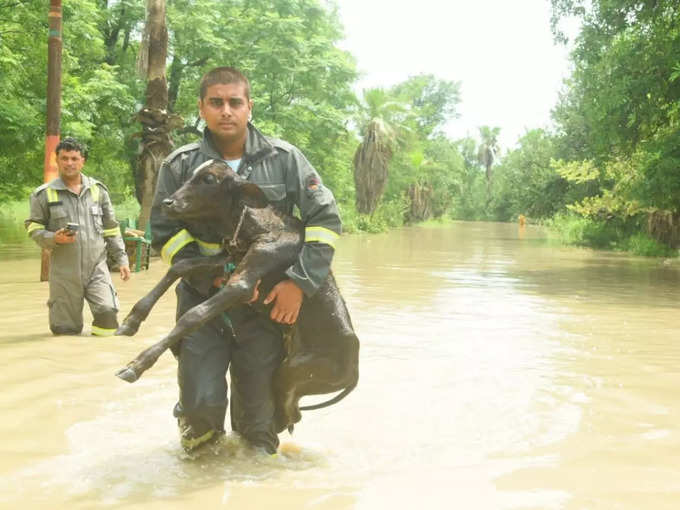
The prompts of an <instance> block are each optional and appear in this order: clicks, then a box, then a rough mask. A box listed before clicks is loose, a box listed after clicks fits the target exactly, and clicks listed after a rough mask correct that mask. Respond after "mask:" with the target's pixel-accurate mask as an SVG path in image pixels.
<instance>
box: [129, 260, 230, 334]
mask: <svg viewBox="0 0 680 510" xmlns="http://www.w3.org/2000/svg"><path fill="white" fill-rule="evenodd" d="M228 259H229V256H228V255H227V254H220V255H213V256H211V257H195V258H191V259H184V260H180V261H179V262H177V263H176V264H173V265H172V266H170V269H168V272H167V273H165V275H164V276H163V278H161V281H159V282H158V283H157V284H156V286H155V287H154V288H153V289H151V291H150V292H149V293H148V294H147V295H146V296H144V297H143V298H142V299H140V300H139V301H137V303H135V305H134V306H133V307H132V310H131V311H130V313H129V314H128V315H127V317H125V320H124V321H123V323H122V324H121V325H120V327H119V328H118V329H117V330H116V335H119V336H120V335H125V336H133V335H134V334H135V333H137V331H138V330H139V326H140V325H141V324H142V322H143V321H144V320H145V319H146V318H147V317H148V316H149V313H150V312H151V309H152V308H153V307H154V305H155V304H156V303H157V302H158V300H159V299H160V298H161V297H162V296H163V294H165V293H166V292H167V290H168V289H169V288H170V286H171V285H172V284H173V283H175V281H177V280H178V279H179V278H182V277H184V276H189V275H191V274H194V273H197V272H200V271H214V270H215V269H217V268H220V267H224V265H225V264H226V262H227V261H228Z"/></svg>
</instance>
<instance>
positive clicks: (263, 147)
mask: <svg viewBox="0 0 680 510" xmlns="http://www.w3.org/2000/svg"><path fill="white" fill-rule="evenodd" d="M200 150H201V152H202V153H204V154H205V155H206V156H208V157H209V158H211V159H219V160H220V161H222V160H223V159H222V155H221V154H220V153H219V152H218V151H217V149H216V148H215V145H214V144H213V141H212V137H211V135H210V130H209V129H208V128H205V129H204V130H203V140H202V141H201V148H200ZM275 154H276V149H275V148H274V146H273V145H272V144H271V143H269V140H267V138H266V137H265V136H264V135H263V134H262V133H261V132H260V131H259V130H258V129H257V128H256V127H255V126H253V125H252V124H251V123H250V122H248V136H247V138H246V147H245V150H244V151H243V156H241V166H240V168H239V173H240V174H241V175H242V176H243V177H244V178H246V179H247V178H248V176H249V175H250V172H251V171H252V165H255V164H257V163H259V162H260V161H262V160H263V159H265V158H268V157H271V156H274V155H275Z"/></svg>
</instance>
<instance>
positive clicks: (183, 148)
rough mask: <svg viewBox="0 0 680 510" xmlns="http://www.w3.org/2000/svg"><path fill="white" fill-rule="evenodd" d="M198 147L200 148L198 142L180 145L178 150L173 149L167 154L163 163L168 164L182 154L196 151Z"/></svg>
mask: <svg viewBox="0 0 680 510" xmlns="http://www.w3.org/2000/svg"><path fill="white" fill-rule="evenodd" d="M200 147H201V144H200V143H198V142H194V143H188V144H186V145H182V146H181V147H180V148H179V149H175V150H174V151H172V152H171V153H170V154H168V156H167V157H166V158H165V162H166V163H170V162H171V161H172V160H174V159H175V158H176V157H177V156H179V155H180V154H182V153H184V152H189V151H194V150H198V149H199V148H200Z"/></svg>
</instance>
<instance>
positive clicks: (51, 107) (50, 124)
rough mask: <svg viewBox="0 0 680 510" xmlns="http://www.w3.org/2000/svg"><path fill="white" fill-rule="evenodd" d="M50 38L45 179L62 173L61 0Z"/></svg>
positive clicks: (45, 258)
mask: <svg viewBox="0 0 680 510" xmlns="http://www.w3.org/2000/svg"><path fill="white" fill-rule="evenodd" d="M48 20H49V33H48V37H47V133H46V137H45V166H44V172H43V182H50V181H51V180H52V179H54V178H56V177H57V175H58V174H59V171H58V169H57V158H56V154H55V153H54V149H56V147H57V145H58V144H59V133H60V127H59V126H60V121H61V0H50V12H49V14H48ZM49 272H50V255H49V252H48V251H47V250H43V251H42V261H41V265H40V281H41V282H44V281H46V280H47V279H48V278H49Z"/></svg>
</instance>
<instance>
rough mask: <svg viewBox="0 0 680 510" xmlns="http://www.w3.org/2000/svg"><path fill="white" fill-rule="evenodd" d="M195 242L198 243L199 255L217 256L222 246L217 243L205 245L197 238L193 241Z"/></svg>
mask: <svg viewBox="0 0 680 510" xmlns="http://www.w3.org/2000/svg"><path fill="white" fill-rule="evenodd" d="M195 241H196V242H197V243H198V249H199V251H200V252H201V255H206V256H210V255H217V254H218V253H220V252H221V251H222V245H221V244H219V243H207V242H205V241H201V240H200V239H199V238H198V237H197V238H196V239H195Z"/></svg>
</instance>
